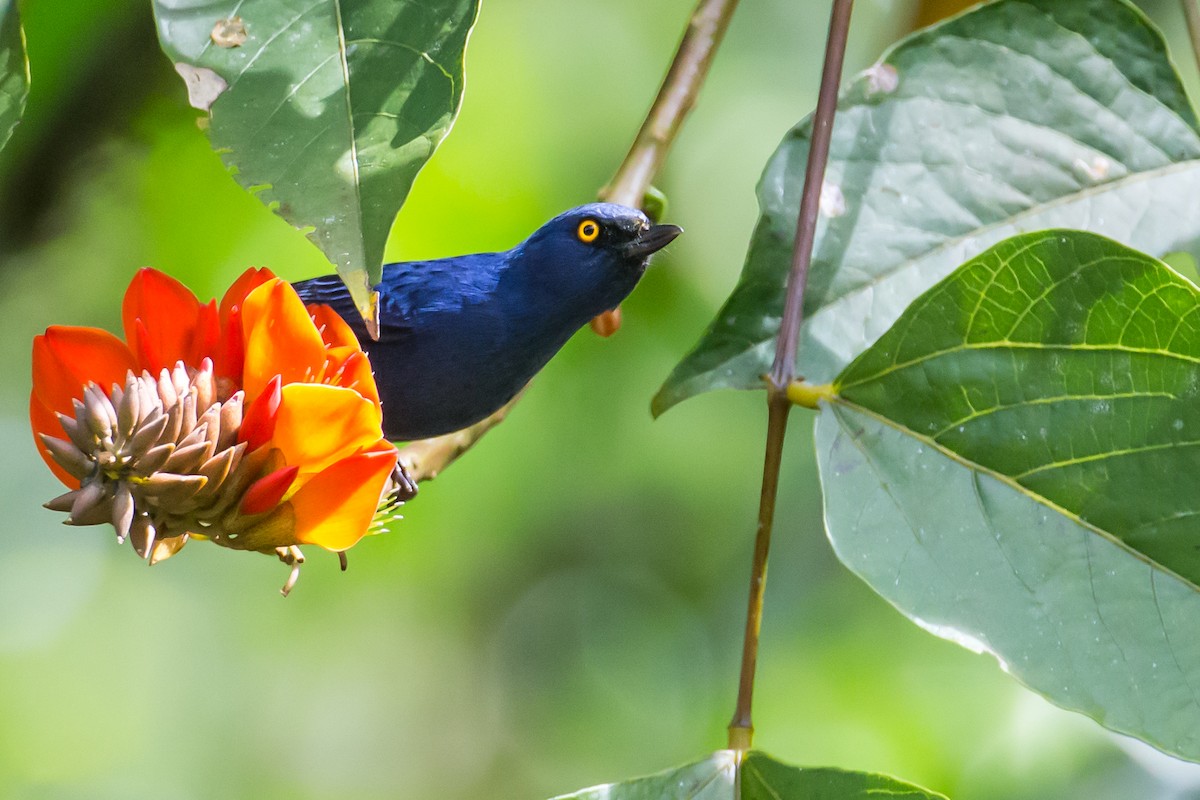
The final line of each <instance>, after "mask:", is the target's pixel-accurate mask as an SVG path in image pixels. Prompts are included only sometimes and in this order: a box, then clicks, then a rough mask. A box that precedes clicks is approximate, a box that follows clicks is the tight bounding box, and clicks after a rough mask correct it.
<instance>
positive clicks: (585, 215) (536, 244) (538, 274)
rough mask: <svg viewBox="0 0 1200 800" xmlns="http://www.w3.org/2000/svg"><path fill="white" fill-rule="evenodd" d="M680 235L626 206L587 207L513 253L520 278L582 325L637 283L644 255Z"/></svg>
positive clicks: (567, 213)
mask: <svg viewBox="0 0 1200 800" xmlns="http://www.w3.org/2000/svg"><path fill="white" fill-rule="evenodd" d="M682 232H683V229H682V228H680V227H679V226H678V225H653V224H651V222H650V220H649V219H648V218H647V217H646V215H645V214H643V213H642V212H641V211H638V210H637V209H633V208H629V207H628V206H622V205H617V204H615V203H590V204H588V205H585V206H579V207H578V208H572V209H571V210H570V211H564V212H563V213H562V214H559V215H558V216H557V217H555V218H554V219H552V220H550V221H549V222H547V223H546V224H545V225H543V226H542V227H540V228H538V229H537V230H536V231H534V233H533V234H532V235H531V236H530V237H529V238H528V239H526V240H525V242H524V243H523V244H521V245H520V246H519V247H518V248H516V250H514V255H515V256H516V257H517V258H518V259H519V261H520V262H521V264H522V267H523V270H522V271H523V272H524V276H523V277H524V278H525V279H526V280H529V281H531V282H532V283H534V284H535V285H536V286H537V287H538V289H539V290H540V293H545V294H547V295H549V296H550V297H551V298H554V300H555V302H556V303H558V304H561V306H562V307H563V308H564V309H566V308H569V309H570V310H571V312H573V315H577V316H579V317H580V318H581V322H580V324H583V322H586V321H587V320H588V319H590V318H591V317H593V316H595V315H596V314H599V313H600V312H602V311H606V310H608V309H610V308H615V307H616V306H617V305H619V304H620V302H621V301H622V300H624V299H625V297H626V296H627V295H628V294H629V293H630V292H631V291H633V287H634V286H636V285H637V282H638V280H639V279H640V278H641V277H642V273H643V272H645V270H646V264H647V263H648V262H649V260H650V256H651V255H653V254H654V253H656V252H658V251H659V250H661V249H662V248H664V247H666V246H667V244H669V243H670V242H671V241H672V240H674V239H675V237H676V236H678V235H679V234H680V233H682Z"/></svg>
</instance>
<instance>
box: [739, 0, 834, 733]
mask: <svg viewBox="0 0 1200 800" xmlns="http://www.w3.org/2000/svg"><path fill="white" fill-rule="evenodd" d="M853 5H854V2H853V0H834V4H833V13H832V14H831V16H830V20H829V36H828V38H827V39H826V44H825V65H824V68H823V71H822V73H821V90H820V93H819V94H818V96H817V110H816V113H814V114H813V125H812V141H811V142H810V144H809V150H808V166H807V169H806V171H805V175H804V191H803V193H802V194H801V197H800V216H799V218H798V219H797V221H796V243H795V247H794V249H793V251H792V269H791V272H790V273H789V275H788V283H787V299H786V301H785V303H784V311H783V319H782V320H781V322H780V325H779V338H778V339H777V340H776V344H775V362H774V364H773V365H772V367H771V372H770V375H768V376H767V383H768V389H767V410H768V416H767V446H766V454H765V457H764V460H763V481H762V493H761V495H760V499H759V506H758V532H757V534H756V535H755V539H754V560H753V563H752V564H751V569H750V602H749V604H748V606H747V609H746V629H745V636H744V639H743V644H742V671H741V677H740V678H739V681H738V699H737V707H736V708H735V710H734V712H733V719H732V720H731V721H730V723H729V748H730V749H731V750H748V749H749V748H750V745H751V744H752V742H753V739H754V724H753V721H752V717H751V705H752V702H753V699H754V673H755V668H756V667H757V664H758V635H759V630H760V629H761V627H762V609H763V592H764V591H765V589H766V584H767V557H768V555H769V553H770V548H771V528H772V525H773V523H774V520H775V499H776V495H777V493H778V490H779V465H780V463H781V462H782V460H783V441H784V437H785V435H786V433H787V420H788V411H790V410H791V403H790V401H789V400H788V397H787V389H788V385H789V384H791V382H792V381H793V380H794V379H795V377H796V348H797V345H798V344H799V341H800V323H801V322H803V310H804V289H805V285H806V283H807V281H808V267H809V264H810V262H811V260H812V248H813V241H814V240H815V238H816V231H817V212H818V210H819V206H820V200H821V185H822V183H823V182H824V180H825V163H826V161H827V160H828V158H829V142H830V138H831V135H832V132H833V117H834V112H835V110H836V108H837V93H838V85H839V84H840V82H841V75H842V62H843V61H844V60H845V55H846V37H847V34H848V33H849V31H850V11H851V8H852V7H853Z"/></svg>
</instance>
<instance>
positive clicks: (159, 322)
mask: <svg viewBox="0 0 1200 800" xmlns="http://www.w3.org/2000/svg"><path fill="white" fill-rule="evenodd" d="M200 308H201V305H200V301H199V300H197V299H196V295H194V294H192V293H191V291H189V290H188V288H187V287H186V286H184V285H183V284H182V283H180V282H179V281H177V280H175V279H174V278H172V277H171V276H169V275H166V274H164V273H162V272H159V271H158V270H156V269H149V268H144V269H140V270H138V272H137V274H136V275H134V276H133V280H132V281H131V282H130V284H129V288H128V289H127V290H126V291H125V301H124V302H123V303H122V305H121V319H122V320H123V321H124V323H125V338H126V339H127V340H128V341H129V344H130V348H131V349H132V350H133V352H134V353H137V354H138V355H139V356H142V355H143V354H149V355H151V356H152V357H153V358H154V360H153V361H151V362H149V363H147V362H143V363H142V364H141V366H142V368H143V369H148V370H150V372H151V374H157V373H158V371H159V370H161V369H162V368H163V367H171V366H174V364H175V362H176V361H184V362H187V361H189V360H190V359H191V358H192V356H193V344H194V343H195V341H196V339H197V338H198V337H197V336H196V328H197V323H198V320H199V316H200ZM138 320H141V322H142V323H143V325H141V326H139V325H138V324H137V322H138ZM143 326H144V327H143ZM143 337H145V338H144V340H143Z"/></svg>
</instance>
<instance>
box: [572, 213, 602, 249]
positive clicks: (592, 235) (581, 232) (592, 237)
mask: <svg viewBox="0 0 1200 800" xmlns="http://www.w3.org/2000/svg"><path fill="white" fill-rule="evenodd" d="M575 235H576V236H578V237H579V241H581V242H584V243H585V244H591V243H592V242H594V241H596V239H598V238H599V236H600V224H599V223H598V222H596V220H594V219H585V220H584V221H583V222H581V223H579V228H577V229H576V231H575Z"/></svg>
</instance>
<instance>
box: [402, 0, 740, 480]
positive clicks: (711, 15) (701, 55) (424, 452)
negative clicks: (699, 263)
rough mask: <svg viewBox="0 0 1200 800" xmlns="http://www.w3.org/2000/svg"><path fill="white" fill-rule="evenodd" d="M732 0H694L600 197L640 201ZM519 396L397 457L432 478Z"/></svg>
mask: <svg viewBox="0 0 1200 800" xmlns="http://www.w3.org/2000/svg"><path fill="white" fill-rule="evenodd" d="M737 4H738V0H700V2H699V3H698V4H697V5H696V10H695V11H694V12H692V17H691V20H690V21H689V23H688V28H687V31H686V32H685V33H684V35H683V40H682V41H681V42H680V43H679V49H678V50H677V51H676V52H675V59H674V60H673V61H672V62H671V66H670V68H669V69H668V70H667V77H666V78H665V79H663V83H662V86H660V87H659V90H658V96H657V97H656V98H655V100H654V104H653V105H651V106H650V111H649V112H648V113H647V115H646V121H645V122H643V123H642V127H641V130H639V131H638V134H637V137H636V138H635V139H634V141H633V146H632V147H631V148H630V149H629V154H628V155H627V156H625V161H624V162H623V163H622V164H621V167H620V168H619V169H618V170H617V172H616V174H615V175H614V176H613V179H612V181H611V182H610V183H609V185H608V186H606V187H605V188H604V189H602V190H601V192H600V196H601V197H602V198H603V199H606V200H608V201H610V202H613V203H622V204H624V205H628V206H634V207H637V206H640V205H641V204H642V198H643V197H644V196H645V194H646V191H647V190H648V189H649V188H650V183H651V182H652V181H653V180H654V178H655V176H656V175H657V174H658V171H659V169H661V167H662V164H663V162H664V161H665V160H666V157H667V152H668V151H669V150H670V149H671V145H672V143H673V142H674V141H675V134H676V133H678V132H679V128H680V126H681V125H682V124H683V120H684V117H686V116H687V113H688V111H690V110H691V108H692V106H693V105H694V104H695V102H696V96H697V95H698V94H699V93H700V87H701V86H702V85H703V84H704V79H705V77H706V76H707V75H708V68H709V65H710V64H711V63H712V58H713V54H714V53H715V52H716V50H717V46H718V45H719V44H720V43H721V39H722V37H724V35H725V30H726V28H728V27H729V19H730V17H731V16H732V15H733V11H734V9H735V8H736V7H737ZM613 313H614V314H615V313H616V312H613ZM522 391H524V390H522ZM520 396H521V395H520V394H518V395H517V397H515V398H513V399H512V400H510V401H509V402H508V403H507V404H505V406H504V407H503V408H501V409H500V410H499V411H496V412H495V413H493V414H492V415H491V416H490V417H487V418H486V419H484V420H482V421H480V422H477V423H475V424H474V425H472V426H470V427H469V428H464V429H463V430H461V431H455V432H454V433H448V434H446V435H445V436H438V437H435V438H433V439H423V440H421V441H418V442H411V443H409V444H407V445H405V446H404V447H402V448H400V463H401V464H404V465H405V467H406V468H407V469H408V470H409V472H410V476H411V477H412V478H413V479H415V480H417V481H422V480H429V479H431V478H433V477H434V476H435V475H437V474H438V473H439V472H441V471H442V470H444V469H445V468H446V467H447V466H449V465H450V464H451V463H452V462H453V461H454V460H455V459H457V458H458V457H459V456H461V455H462V454H463V453H465V452H466V451H467V450H470V449H471V447H473V446H474V445H475V443H476V442H477V441H479V439H480V438H481V437H482V436H483V435H484V434H485V433H487V432H488V431H489V430H491V429H492V428H494V427H496V426H497V425H499V424H500V422H501V421H502V420H503V419H504V417H505V416H507V414H508V412H509V410H511V409H512V407H513V405H514V404H516V402H517V400H518V399H519V398H520Z"/></svg>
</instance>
